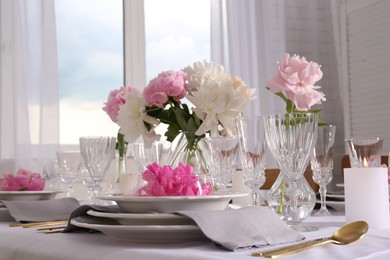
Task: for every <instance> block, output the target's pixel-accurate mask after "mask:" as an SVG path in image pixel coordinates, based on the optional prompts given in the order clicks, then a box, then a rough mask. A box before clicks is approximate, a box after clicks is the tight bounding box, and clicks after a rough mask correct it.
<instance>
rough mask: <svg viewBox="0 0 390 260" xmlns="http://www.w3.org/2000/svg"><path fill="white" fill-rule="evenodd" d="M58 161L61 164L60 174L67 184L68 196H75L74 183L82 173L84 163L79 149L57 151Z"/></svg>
mask: <svg viewBox="0 0 390 260" xmlns="http://www.w3.org/2000/svg"><path fill="white" fill-rule="evenodd" d="M56 154H57V161H58V166H59V176H60V179H61V181H62V182H64V183H65V184H66V196H67V197H72V196H73V185H74V183H75V182H76V180H77V177H78V175H79V173H80V167H81V163H82V159H81V155H80V152H79V151H57V152H56Z"/></svg>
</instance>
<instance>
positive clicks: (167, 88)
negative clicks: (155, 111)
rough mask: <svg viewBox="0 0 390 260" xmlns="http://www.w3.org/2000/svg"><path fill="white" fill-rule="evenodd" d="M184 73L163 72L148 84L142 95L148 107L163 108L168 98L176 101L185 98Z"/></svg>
mask: <svg viewBox="0 0 390 260" xmlns="http://www.w3.org/2000/svg"><path fill="white" fill-rule="evenodd" d="M186 77H187V76H186V73H185V72H184V71H172V70H170V71H164V72H161V73H160V74H158V76H157V77H156V78H154V79H152V80H151V81H150V82H149V85H148V86H147V87H146V88H145V89H144V91H143V94H144V97H145V100H146V102H148V103H149V104H150V105H154V106H157V107H163V106H164V105H165V104H166V103H167V102H168V99H169V97H172V98H174V99H175V100H176V101H178V100H180V99H182V98H183V97H185V96H186V93H187V92H186V88H185V85H186Z"/></svg>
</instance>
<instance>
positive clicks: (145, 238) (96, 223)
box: [70, 217, 206, 243]
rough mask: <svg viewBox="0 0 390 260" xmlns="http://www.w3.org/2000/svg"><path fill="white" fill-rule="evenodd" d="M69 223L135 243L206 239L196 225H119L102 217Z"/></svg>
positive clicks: (85, 218)
mask: <svg viewBox="0 0 390 260" xmlns="http://www.w3.org/2000/svg"><path fill="white" fill-rule="evenodd" d="M70 223H71V224H73V225H75V226H78V227H82V228H88V229H94V230H98V231H100V232H102V233H103V234H105V235H107V236H108V237H110V238H112V239H115V240H121V241H127V242H136V243H178V242H185V241H195V240H206V238H205V236H204V235H203V233H202V231H201V230H200V229H199V228H198V226H196V225H167V226H161V225H141V226H131V225H120V224H112V222H111V221H108V222H107V220H105V219H104V218H94V219H90V218H88V217H78V218H74V219H72V220H71V222H70Z"/></svg>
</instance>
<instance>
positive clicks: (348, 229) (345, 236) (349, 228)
mask: <svg viewBox="0 0 390 260" xmlns="http://www.w3.org/2000/svg"><path fill="white" fill-rule="evenodd" d="M367 231H368V224H367V222H365V221H356V222H353V223H350V224H348V225H345V226H343V227H342V228H340V229H339V230H337V231H336V232H335V233H333V235H332V236H331V237H325V238H318V239H314V240H310V241H307V242H303V243H300V244H295V245H290V246H285V247H280V248H277V249H272V250H268V251H263V252H255V253H252V256H262V257H267V258H276V257H279V256H284V255H289V254H293V253H298V252H301V251H303V250H305V249H309V248H313V247H316V246H319V245H325V244H328V243H334V244H338V245H346V244H349V243H352V242H354V241H356V240H358V239H359V238H361V237H363V236H364V234H366V233H367Z"/></svg>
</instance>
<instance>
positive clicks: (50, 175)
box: [42, 159, 60, 190]
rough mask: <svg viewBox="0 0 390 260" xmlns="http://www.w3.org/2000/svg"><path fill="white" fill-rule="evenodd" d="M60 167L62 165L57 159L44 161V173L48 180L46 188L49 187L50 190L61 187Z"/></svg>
mask: <svg viewBox="0 0 390 260" xmlns="http://www.w3.org/2000/svg"><path fill="white" fill-rule="evenodd" d="M59 168H60V167H59V166H58V161H57V160H55V159H53V160H47V161H45V162H44V163H43V170H42V174H43V177H44V178H45V180H46V185H45V189H49V190H57V189H59V187H58V184H59V181H60V176H59V171H60V169H59Z"/></svg>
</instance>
